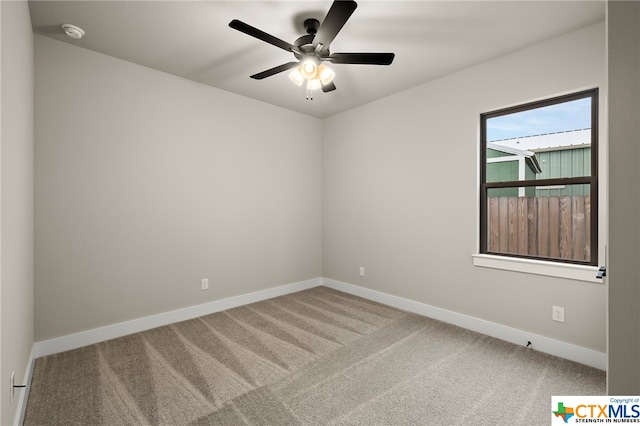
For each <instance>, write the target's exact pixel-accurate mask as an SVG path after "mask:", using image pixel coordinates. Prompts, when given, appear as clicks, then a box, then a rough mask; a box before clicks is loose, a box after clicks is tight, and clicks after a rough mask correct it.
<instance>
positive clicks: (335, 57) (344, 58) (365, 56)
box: [323, 53, 396, 65]
mask: <svg viewBox="0 0 640 426" xmlns="http://www.w3.org/2000/svg"><path fill="white" fill-rule="evenodd" d="M395 56H396V55H395V54H394V53H332V54H331V55H329V56H327V57H326V58H323V59H326V60H328V61H330V62H332V63H334V64H362V65H391V63H392V62H393V58H395Z"/></svg>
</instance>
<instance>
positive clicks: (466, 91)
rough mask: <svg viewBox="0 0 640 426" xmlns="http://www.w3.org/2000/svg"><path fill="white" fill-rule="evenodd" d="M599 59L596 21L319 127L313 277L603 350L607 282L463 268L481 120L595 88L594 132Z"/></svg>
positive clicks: (601, 33) (601, 72)
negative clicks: (317, 264) (318, 218)
mask: <svg viewBox="0 0 640 426" xmlns="http://www.w3.org/2000/svg"><path fill="white" fill-rule="evenodd" d="M605 58H606V53H605V24H604V22H602V23H599V24H596V25H593V26H589V27H586V28H584V29H581V30H578V31H576V32H572V33H569V34H566V35H564V36H562V37H559V38H556V39H553V40H550V41H548V42H545V43H541V44H539V45H535V46H532V47H530V48H527V49H524V50H521V51H518V52H515V53H513V54H511V55H508V56H504V57H501V58H498V59H496V60H493V61H490V62H487V63H484V64H482V65H479V66H476V67H473V68H470V69H467V70H464V71H461V72H458V73H456V74H452V75H449V76H446V77H444V78H441V79H439V80H436V81H433V82H430V83H427V84H424V85H421V86H419V87H416V88H414V89H411V90H408V91H406V92H403V93H399V94H396V95H393V96H390V97H388V98H385V99H382V100H380V101H378V102H375V103H371V104H368V105H365V106H363V107H360V108H357V109H354V110H351V111H348V112H345V113H342V114H339V115H336V116H333V117H330V118H328V119H326V120H325V122H324V141H323V275H324V276H325V277H327V278H331V279H335V280H339V281H343V282H347V283H351V284H356V285H360V286H363V287H366V288H370V289H374V290H378V291H382V292H385V293H390V294H393V295H396V296H401V297H405V298H408V299H411V300H415V301H418V302H422V303H426V304H429V305H432V306H436V307H439V308H444V309H448V310H451V311H455V312H458V313H462V314H466V315H470V316H473V317H476V318H481V319H484V320H487V321H491V322H494V323H498V324H502V325H506V326H509V327H514V328H516V329H520V330H524V331H528V332H531V333H535V334H539V335H543V336H546V337H549V338H553V339H557V340H560V341H564V342H568V343H572V344H575V345H579V346H582V347H586V348H591V349H594V350H596V351H600V352H605V350H606V329H605V324H606V317H605V315H606V291H607V289H606V285H603V284H600V283H589V282H584V281H575V280H567V279H559V278H554V277H545V276H540V275H530V274H523V273H517V272H510V271H503V270H495V269H485V268H480V267H474V266H473V264H472V255H473V254H474V253H476V252H477V247H478V242H477V241H478V173H479V172H478V161H479V160H478V158H479V154H478V152H479V142H478V140H479V123H480V114H481V113H482V112H487V111H492V110H495V109H498V108H502V107H506V106H511V105H516V104H519V103H523V102H526V101H531V100H536V99H541V98H545V97H549V96H553V95H558V94H562V93H567V92H570V91H576V90H582V89H585V88H589V87H600V91H601V111H602V115H601V123H604V122H605V114H604V111H605V109H604V105H605V104H604V99H605V97H606V80H605V65H606V64H605ZM603 128H604V126H603ZM601 135H602V136H604V135H606V133H605V132H604V131H603V132H602V133H601ZM601 142H602V145H601V148H602V152H603V160H602V161H601V164H603V166H606V163H605V162H604V160H605V159H606V138H604V137H602V138H601ZM600 205H601V209H602V210H601V218H602V221H601V222H600V224H601V226H606V222H605V221H604V220H605V217H606V209H605V208H604V207H605V205H606V203H605V202H604V201H603V202H602V203H601V204H600ZM603 244H604V242H603ZM359 266H364V267H365V271H366V276H365V277H360V276H358V267H359ZM552 305H558V306H564V307H565V318H566V322H565V323H558V322H553V321H552V320H551V307H552ZM523 343H524V342H523ZM534 347H535V342H534Z"/></svg>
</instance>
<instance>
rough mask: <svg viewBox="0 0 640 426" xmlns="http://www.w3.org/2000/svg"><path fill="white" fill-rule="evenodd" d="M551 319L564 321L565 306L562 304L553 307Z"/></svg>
mask: <svg viewBox="0 0 640 426" xmlns="http://www.w3.org/2000/svg"><path fill="white" fill-rule="evenodd" d="M551 319H552V320H554V321H558V322H564V308H563V307H562V306H554V307H552V309H551Z"/></svg>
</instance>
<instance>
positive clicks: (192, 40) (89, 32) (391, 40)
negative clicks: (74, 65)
mask: <svg viewBox="0 0 640 426" xmlns="http://www.w3.org/2000/svg"><path fill="white" fill-rule="evenodd" d="M358 3H359V4H358V8H357V9H356V10H355V12H354V13H353V15H352V16H351V18H350V19H349V21H347V23H346V25H345V26H344V27H343V28H342V31H341V32H340V33H339V34H338V36H337V37H336V38H335V40H334V41H333V43H332V44H331V51H332V52H394V53H395V54H396V57H395V60H394V62H393V64H392V65H390V66H374V65H344V64H333V65H331V67H332V68H333V69H334V70H335V72H336V77H335V80H334V82H335V84H336V86H337V90H335V91H333V92H329V93H322V92H318V93H316V95H315V96H314V100H313V101H307V100H305V93H306V91H305V89H304V87H297V86H295V85H294V84H293V83H292V82H291V81H290V80H289V78H288V72H283V73H280V74H277V75H275V76H272V77H268V78H266V79H264V80H253V79H250V78H249V75H251V74H255V73H257V72H260V71H264V70H266V69H269V68H272V67H274V66H277V65H280V64H283V63H286V62H290V61H292V60H295V58H294V56H293V54H291V53H288V52H286V51H284V50H282V49H279V48H277V47H275V46H272V45H270V44H267V43H264V42H262V41H260V40H257V39H255V38H253V37H250V36H248V35H246V34H243V33H240V32H238V31H236V30H233V29H231V28H229V26H228V24H229V22H230V21H231V20H232V19H239V20H241V21H243V22H246V23H248V24H250V25H252V26H254V27H257V28H259V29H261V30H263V31H265V32H267V33H270V34H272V35H274V36H276V37H278V38H280V39H283V40H285V41H288V42H290V43H293V41H294V40H295V39H296V38H298V37H299V36H301V35H303V34H304V33H305V32H304V29H303V27H302V22H303V21H304V20H305V19H307V18H316V19H318V20H319V21H321V22H322V19H323V18H324V16H325V15H326V13H327V11H328V10H329V7H330V6H331V0H324V1H240V0H237V1H100V0H92V1H48V0H47V1H29V9H30V12H31V21H32V24H33V30H34V32H35V33H37V34H41V35H44V36H47V37H51V38H54V39H57V40H61V41H64V42H67V43H71V44H75V45H77V46H81V47H84V48H87V49H91V50H94V51H96V52H100V53H104V54H107V55H111V56H115V57H117V58H121V59H124V60H127V61H130V62H134V63H137V64H140V65H144V66H147V67H150V68H154V69H157V70H160V71H164V72H167V73H171V74H175V75H178V76H181V77H184V78H187V79H190V80H194V81H198V82H200V83H203V84H207V85H209V86H213V87H217V88H219V89H222V90H226V91H229V92H233V93H237V94H239V95H243V96H247V97H250V98H254V99H258V100H261V101H264V102H267V103H270V104H273V105H277V106H280V107H283V108H287V109H291V110H294V111H298V112H301V113H304V114H308V115H311V116H315V117H321V118H322V117H327V116H330V115H333V114H336V113H339V112H341V111H345V110H348V109H351V108H354V107H356V106H359V105H362V104H365V103H367V102H371V101H373V100H376V99H379V98H382V97H384V96H388V95H390V94H393V93H397V92H399V91H403V90H406V89H409V88H411V87H414V86H417V85H419V84H422V83H425V82H428V81H430V80H434V79H437V78H439V77H442V76H444V75H447V74H450V73H453V72H456V71H458V70H461V69H464V68H467V67H470V66H473V65H475V64H479V63H482V62H485V61H487V60H490V59H492V58H495V57H498V56H501V55H504V54H507V53H509V52H512V51H515V50H518V49H521V48H523V47H526V46H530V45H532V44H535V43H538V42H540V41H543V40H545V39H549V38H552V37H555V36H557V35H560V34H563V33H566V32H570V31H573V30H575V29H578V28H580V27H583V26H585V25H589V24H592V23H595V22H598V21H601V20H604V19H605V3H604V2H603V1H589V0H587V1H575V2H574V1H415V0H414V1H377V0H359V2H358ZM64 23H69V24H74V25H77V26H79V27H81V28H82V29H84V30H85V32H86V35H85V37H84V38H82V39H81V40H74V39H71V38H69V37H67V36H66V35H65V34H64V32H63V31H62V28H61V24H64ZM523 66H526V64H523Z"/></svg>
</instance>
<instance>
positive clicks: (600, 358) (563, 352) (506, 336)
mask: <svg viewBox="0 0 640 426" xmlns="http://www.w3.org/2000/svg"><path fill="white" fill-rule="evenodd" d="M322 282H323V285H325V286H327V287H329V288H333V289H335V290H339V291H343V292H345V293H349V294H353V295H355V296H360V297H363V298H365V299H369V300H373V301H375V302H379V303H383V304H385V305H389V306H392V307H394V308H398V309H402V310H405V311H408V312H413V313H415V314H419V315H423V316H425V317H429V318H433V319H437V320H440V321H444V322H446V323H449V324H454V325H457V326H459V327H463V328H466V329H468V330H473V331H477V332H479V333H482V334H486V335H488V336H492V337H496V338H498V339H501V340H506V341H507V342H511V343H515V344H517V345H526V343H527V342H529V341H530V342H533V343H534V344H533V348H534V349H535V350H538V351H540V352H544V353H548V354H550V355H555V356H558V357H560V358H564V359H568V360H571V361H575V362H579V363H581V364H585V365H588V366H591V367H594V368H598V369H600V370H606V369H607V354H606V353H602V352H598V351H595V350H593V349H588V348H584V347H581V346H577V345H573V344H571V343H566V342H561V341H559V340H555V339H550V338H548V337H544V336H540V335H537V334H533V333H527V332H525V331H522V330H518V329H516V328H512V327H507V326H505V325H500V324H496V323H493V322H490V321H485V320H482V319H479V318H475V317H472V316H469V315H464V314H460V313H457V312H453V311H448V310H446V309H441V308H437V307H435V306H431V305H427V304H424V303H420V302H416V301H413V300H410V299H404V298H402V297H398V296H392V295H390V294H387V293H382V292H379V291H376V290H371V289H368V288H364V287H360V286H356V285H353V284H348V283H345V282H341V281H336V280H332V279H329V278H323V280H322Z"/></svg>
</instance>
